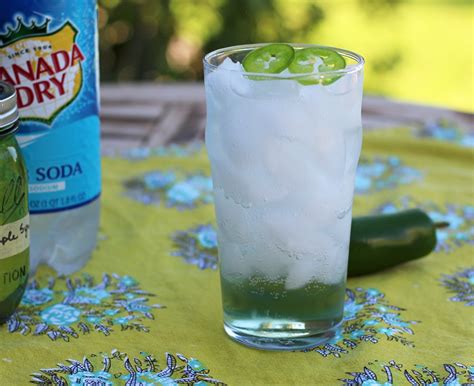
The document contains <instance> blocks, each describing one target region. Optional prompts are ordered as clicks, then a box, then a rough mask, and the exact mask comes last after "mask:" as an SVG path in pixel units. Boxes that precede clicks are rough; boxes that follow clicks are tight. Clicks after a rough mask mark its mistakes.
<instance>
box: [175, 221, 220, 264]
mask: <svg viewBox="0 0 474 386" xmlns="http://www.w3.org/2000/svg"><path fill="white" fill-rule="evenodd" d="M172 239H173V243H174V246H175V247H176V249H177V250H176V251H174V252H172V254H173V255H174V256H180V257H182V258H183V259H184V261H186V262H187V263H188V264H193V265H196V266H197V267H199V268H200V269H207V268H210V269H217V260H218V257H217V256H218V254H217V234H216V231H215V229H214V228H213V226H212V225H210V224H206V225H198V226H197V227H194V228H191V229H188V230H185V231H179V232H176V233H174V234H173V235H172Z"/></svg>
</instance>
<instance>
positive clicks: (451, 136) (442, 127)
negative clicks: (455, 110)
mask: <svg viewBox="0 0 474 386" xmlns="http://www.w3.org/2000/svg"><path fill="white" fill-rule="evenodd" d="M414 134H415V135H416V136H417V137H420V138H433V139H436V140H439V141H445V142H451V143H455V144H458V145H461V146H464V147H474V133H472V132H468V131H466V130H462V129H460V128H459V127H456V125H454V124H452V123H450V122H447V121H444V120H439V121H436V122H430V123H427V124H426V125H425V126H424V127H423V128H422V129H421V130H420V129H418V130H416V131H415V132H414Z"/></svg>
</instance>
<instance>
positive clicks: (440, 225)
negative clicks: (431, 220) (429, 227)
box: [434, 221, 450, 229]
mask: <svg viewBox="0 0 474 386" xmlns="http://www.w3.org/2000/svg"><path fill="white" fill-rule="evenodd" d="M449 225H450V224H449V222H447V221H439V222H435V224H434V227H435V228H436V229H442V228H447V227H449Z"/></svg>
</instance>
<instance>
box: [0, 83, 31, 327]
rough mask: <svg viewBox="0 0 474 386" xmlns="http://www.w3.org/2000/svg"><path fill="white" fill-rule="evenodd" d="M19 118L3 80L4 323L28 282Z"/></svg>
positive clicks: (0, 235) (0, 260) (0, 293)
mask: <svg viewBox="0 0 474 386" xmlns="http://www.w3.org/2000/svg"><path fill="white" fill-rule="evenodd" d="M18 119H19V116H18V109H17V96H16V92H15V89H14V87H13V86H11V85H9V84H8V83H5V82H1V81H0V324H1V323H4V322H5V321H6V320H7V319H8V318H9V317H10V316H11V315H12V314H13V313H14V312H15V309H16V307H17V306H18V304H19V303H20V301H21V297H22V296H23V293H24V292H25V288H26V284H27V281H28V271H29V263H30V260H29V255H30V235H29V227H30V225H29V224H30V222H29V212H28V180H27V172H26V166H25V162H24V160H23V156H22V154H21V150H20V147H19V146H18V143H17V141H16V139H15V132H16V131H17V130H18V124H19V120H18Z"/></svg>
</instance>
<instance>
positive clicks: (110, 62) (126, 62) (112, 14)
mask: <svg viewBox="0 0 474 386" xmlns="http://www.w3.org/2000/svg"><path fill="white" fill-rule="evenodd" d="M290 3H291V1H290V2H288V0H200V1H192V0H100V1H99V4H100V9H99V12H100V13H99V19H100V20H99V27H100V50H101V77H102V79H103V80H105V81H114V80H151V79H186V80H190V79H200V78H202V65H201V59H202V56H203V54H204V53H206V52H209V51H212V50H214V49H217V48H221V47H225V46H230V45H236V44H244V43H254V42H270V41H304V40H305V36H306V35H307V33H308V32H309V31H312V30H314V29H315V27H317V25H318V24H319V23H320V22H321V21H322V19H323V17H324V13H323V10H322V8H321V7H320V6H319V5H318V4H317V3H315V2H298V6H297V7H295V6H293V9H292V12H288V10H289V7H288V6H289V5H290V6H291V4H290Z"/></svg>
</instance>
